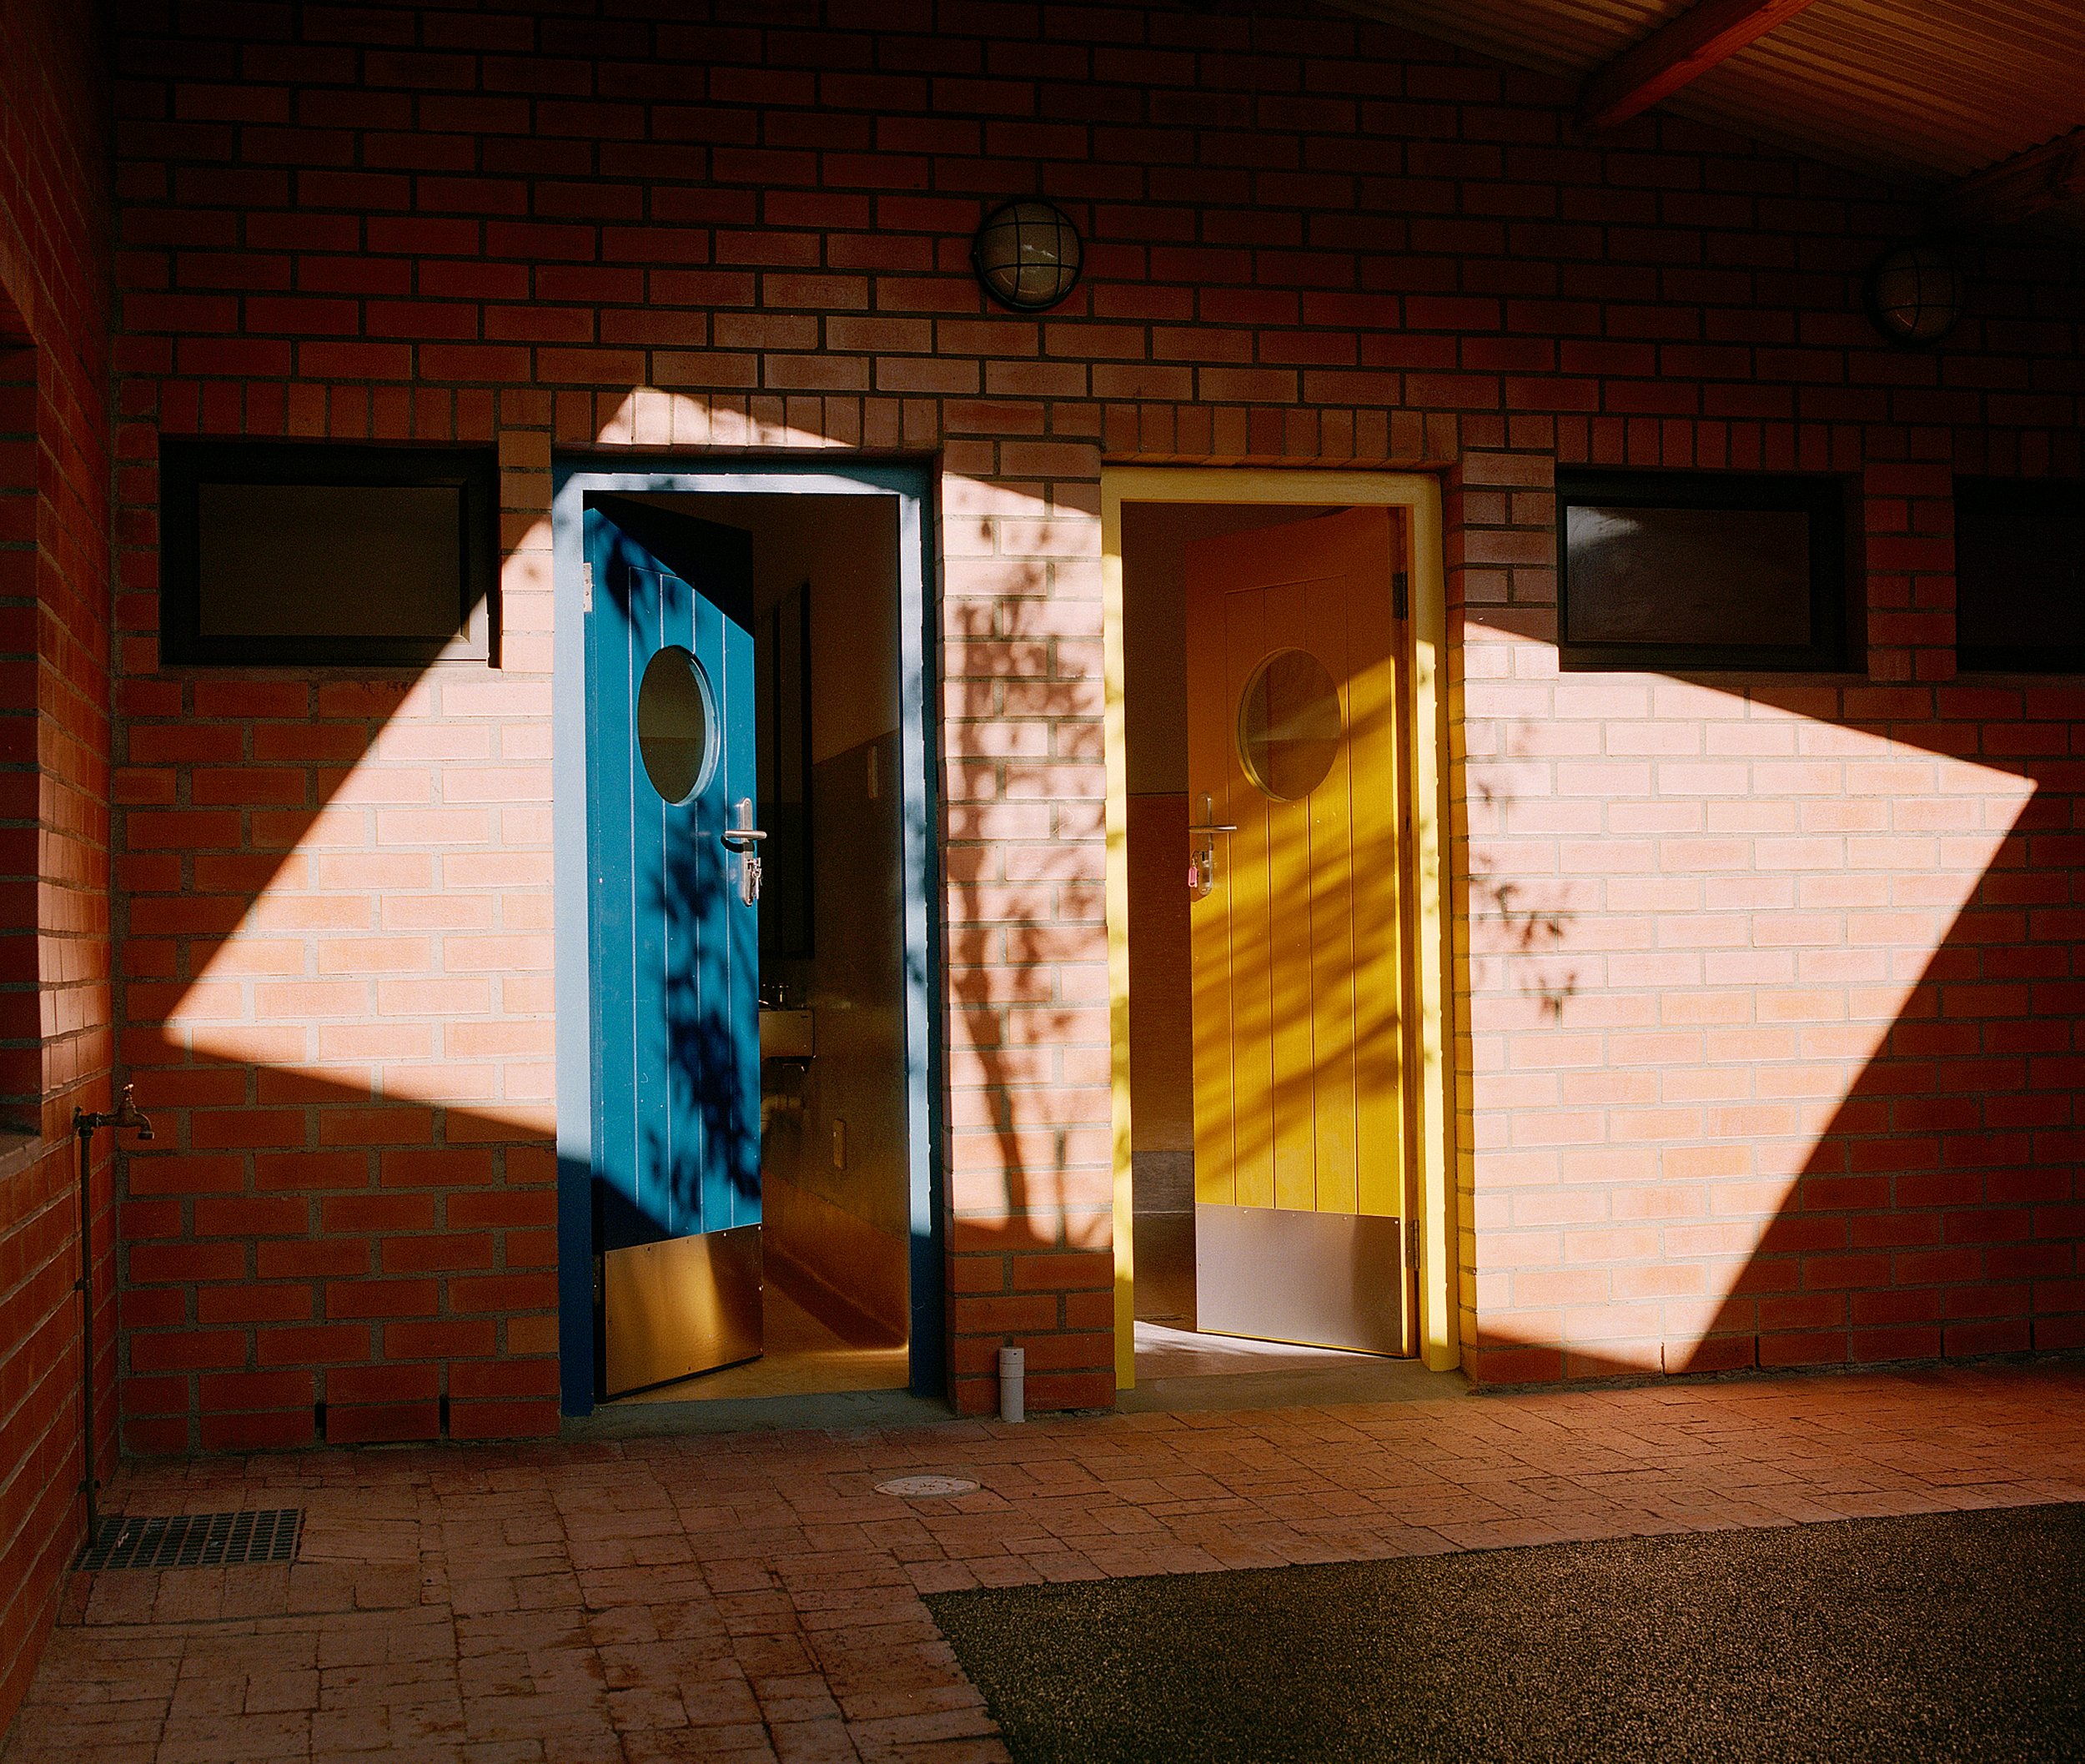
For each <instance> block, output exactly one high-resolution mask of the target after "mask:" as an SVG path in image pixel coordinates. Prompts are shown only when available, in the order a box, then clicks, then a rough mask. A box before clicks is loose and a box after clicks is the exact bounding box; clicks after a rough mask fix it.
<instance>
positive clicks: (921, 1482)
mask: <svg viewBox="0 0 2085 1764" xmlns="http://www.w3.org/2000/svg"><path fill="white" fill-rule="evenodd" d="M876 1491H877V1494H879V1495H903V1496H905V1497H906V1498H907V1500H911V1499H913V1498H915V1497H917V1496H918V1495H974V1494H976V1493H977V1484H976V1483H974V1482H965V1481H964V1480H963V1479H962V1477H960V1476H898V1477H896V1478H894V1479H893V1480H891V1481H889V1482H879V1483H877V1485H876Z"/></svg>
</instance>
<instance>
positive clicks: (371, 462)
mask: <svg viewBox="0 0 2085 1764" xmlns="http://www.w3.org/2000/svg"><path fill="white" fill-rule="evenodd" d="M206 484H237V485H269V484H294V485H354V486H371V487H381V488H386V489H389V488H398V489H427V488H454V489H458V490H461V491H462V492H463V520H462V532H461V535H460V547H461V550H460V555H459V557H458V559H457V607H456V626H455V631H457V632H460V633H461V634H462V641H460V642H459V641H458V639H457V637H456V636H455V635H453V634H452V635H450V636H445V637H441V638H435V637H427V636H359V637H358V636H253V637H241V636H219V635H211V636H205V635H204V634H203V629H202V601H201V580H200V571H201V564H202V556H201V552H202V533H201V519H200V499H199V495H198V493H199V491H200V490H201V489H202V487H203V485H206ZM499 484H500V462H499V456H498V455H497V454H496V453H495V451H494V450H492V449H491V448H490V447H482V448H480V447H450V446H427V447H420V446H409V445H379V444H370V443H364V442H359V441H288V440H229V439H218V438H196V437H188V436H174V435H168V436H164V437H163V438H162V439H161V441H160V445H159V660H160V661H161V662H162V663H163V664H165V665H172V666H203V667H348V668H384V667H425V666H427V665H428V664H429V663H430V662H433V661H438V660H440V659H441V658H442V657H443V656H454V657H455V658H456V659H459V660H464V661H475V662H482V663H486V664H492V663H494V662H495V660H496V656H497V649H498V642H499V611H498V587H499Z"/></svg>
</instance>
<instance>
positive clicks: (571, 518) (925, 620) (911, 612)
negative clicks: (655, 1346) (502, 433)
mask: <svg viewBox="0 0 2085 1764" xmlns="http://www.w3.org/2000/svg"><path fill="white" fill-rule="evenodd" d="M552 484H553V495H552V501H551V519H550V525H551V544H552V567H553V584H554V590H555V605H556V614H555V617H556V630H555V638H554V640H553V641H554V647H553V662H552V666H553V673H552V681H551V728H552V736H551V739H552V756H553V757H552V761H551V771H552V784H553V791H554V795H553V798H552V802H553V808H552V817H553V837H554V842H555V871H554V882H555V890H556V908H555V932H556V964H557V977H556V985H557V998H556V1005H557V1173H558V1174H557V1185H558V1359H559V1363H560V1399H561V1400H560V1406H561V1408H562V1410H563V1411H564V1413H565V1414H566V1415H588V1414H590V1413H591V1412H592V1410H593V1408H594V1405H595V1400H596V1398H597V1393H596V1391H595V1340H594V1328H595V1324H594V1256H595V1247H596V1246H595V1243H594V1212H595V1209H594V1205H593V1196H594V1173H595V1163H596V1159H595V1147H594V1143H593V1135H594V1132H595V1096H594V1084H595V1070H596V1061H595V1049H594V1047H593V1044H592V1038H593V975H592V972H591V961H592V955H591V941H592V939H591V936H590V912H589V907H588V902H589V899H590V895H589V886H588V865H587V857H588V851H589V842H588V826H589V804H588V795H587V792H588V788H589V783H590V766H589V763H588V757H589V751H590V749H589V745H588V743H589V735H590V731H589V721H588V706H587V684H586V644H587V626H586V614H585V580H584V575H583V572H582V570H581V567H580V566H581V564H582V563H583V561H584V560H585V525H586V522H585V515H586V508H587V503H588V499H589V498H590V497H594V496H604V495H641V494H652V495H657V494H675V495H682V494H685V495H688V496H689V497H690V498H691V500H690V502H689V504H688V512H689V513H690V514H691V515H696V517H698V518H700V516H701V512H702V507H701V502H700V500H695V499H698V498H700V497H701V495H703V494H704V493H709V494H713V495H714V494H721V493H730V494H735V495H749V494H750V495H783V496H786V495H825V496H887V497H890V498H891V499H892V500H893V501H894V503H895V504H896V508H897V524H898V581H897V590H898V596H899V617H898V630H899V646H900V647H899V680H898V699H899V705H898V718H899V720H898V742H899V751H900V754H901V756H902V761H903V764H902V771H903V777H902V804H903V811H904V818H903V830H902V852H903V860H904V870H905V875H904V903H905V907H904V911H905V925H904V950H905V1088H906V1153H907V1168H908V1179H909V1189H910V1211H911V1215H912V1241H911V1256H910V1271H911V1286H912V1319H911V1321H912V1344H911V1359H910V1364H911V1388H912V1391H913V1392H914V1394H916V1395H922V1396H939V1395H943V1394H944V1392H945V1390H946V1389H947V1343H946V1340H945V1338H944V1331H943V1324H942V1315H943V1297H942V1288H943V1284H944V1275H943V1268H944V1265H945V1264H944V1261H943V1255H942V1212H943V1209H942V1190H941V1174H940V1172H941V1118H940V1117H941V1110H940V1107H939V1099H940V1097H941V1093H942V1069H941V1068H942V1061H941V1045H942V1035H941V1032H942V1024H941V1012H940V1001H939V994H938V991H937V986H936V977H937V976H938V975H939V973H940V972H941V948H940V927H941V914H940V912H939V911H938V902H939V901H940V899H941V887H940V852H939V847H938V840H937V833H936V830H937V828H938V827H939V826H940V803H939V798H938V793H937V791H936V790H935V788H934V780H935V777H936V776H937V772H936V762H935V757H934V751H935V748H934V737H935V733H936V731H935V726H934V723H933V721H932V717H931V716H930V715H929V706H930V705H931V704H932V703H933V702H934V700H933V698H932V694H931V691H930V688H931V684H932V681H935V680H936V679H937V678H938V672H939V671H938V666H937V652H936V645H935V627H934V620H933V605H932V597H931V596H930V595H929V592H928V587H927V585H928V583H929V582H930V581H931V580H932V555H931V552H930V550H929V546H930V542H931V534H932V526H931V524H930V520H929V513H930V508H931V500H932V491H933V475H932V468H931V467H929V466H927V465H896V464H883V465H867V464H856V465H832V464H829V463H827V462H826V461H824V460H820V461H819V462H818V463H817V464H816V465H811V464H808V463H806V464H805V465H801V466H800V465H794V464H792V463H791V462H787V461H782V460H772V459H767V460H752V459H748V460H728V461H727V460H701V461H699V462H687V461H681V462H675V461H671V460H643V461H623V462H619V463H618V464H617V465H615V466H614V467H613V468H612V469H610V468H608V467H606V466H605V465H604V462H602V461H600V460H598V459H593V458H589V459H583V460H565V461H561V462H560V463H558V464H556V465H555V466H554V468H553V476H552Z"/></svg>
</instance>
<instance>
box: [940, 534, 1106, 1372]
mask: <svg viewBox="0 0 2085 1764" xmlns="http://www.w3.org/2000/svg"><path fill="white" fill-rule="evenodd" d="M981 527H982V535H981V536H982V538H983V539H984V540H986V541H987V543H988V542H989V540H990V538H991V529H990V525H989V524H988V523H981ZM1048 590H1049V584H1048V578H1047V576H1046V575H1045V573H1044V570H1043V569H1042V566H1040V565H1034V564H1026V565H1019V566H1017V567H1016V568H1015V569H1013V570H1012V571H1011V572H1010V577H1009V579H1008V580H1007V581H1005V582H1004V583H1003V584H1002V585H997V587H996V588H995V591H994V593H993V595H992V596H991V597H990V598H981V599H972V598H968V597H964V596H957V595H955V594H951V595H948V596H947V597H946V599H945V601H944V603H943V606H944V611H943V626H942V628H943V632H944V637H945V641H946V642H947V645H948V646H950V647H951V648H952V649H953V650H954V651H957V653H958V654H959V656H960V661H953V662H951V663H950V664H949V665H947V666H945V668H944V675H945V691H946V711H945V715H946V717H947V721H948V722H949V723H950V724H952V725H954V726H957V727H963V726H972V727H984V728H989V727H993V726H997V728H998V729H1000V730H1006V729H1008V728H1022V727H1026V728H1037V727H1039V728H1042V729H1044V730H1047V731H1048V739H1049V741H1050V743H1051V748H1050V751H1048V752H1047V753H1037V754H1030V753H1026V752H1012V753H1007V754H1004V755H999V754H991V753H985V752H982V751H971V752H968V753H958V754H954V755H950V756H945V758H944V765H943V771H944V776H946V777H947V780H948V781H949V785H948V789H947V804H946V806H945V807H944V809H943V812H942V819H943V822H944V827H943V834H944V838H945V843H944V847H943V864H944V867H945V872H946V874H945V877H944V882H945V887H946V889H947V897H948V900H947V912H948V924H947V939H946V945H945V950H946V967H947V988H948V997H949V998H950V1000H951V1003H952V1008H953V1012H952V1014H953V1018H954V1020H953V1022H952V1024H951V1037H950V1039H951V1043H952V1046H953V1048H955V1050H956V1055H957V1058H958V1059H959V1060H962V1061H966V1062H967V1063H970V1064H971V1065H972V1073H971V1074H969V1075H966V1076H965V1077H964V1078H961V1079H959V1080H958V1081H957V1083H955V1084H954V1085H953V1086H952V1087H951V1090H950V1095H951V1096H952V1098H953V1099H954V1112H953V1115H952V1120H951V1123H950V1133H949V1136H948V1138H949V1157H948V1164H949V1168H950V1182H951V1186H952V1203H953V1204H952V1208H951V1214H952V1219H951V1240H950V1244H949V1250H950V1268H951V1270H952V1280H953V1293H952V1299H953V1306H954V1314H953V1317H952V1328H951V1331H950V1338H951V1344H952V1348H951V1351H952V1354H953V1356H954V1364H953V1366H952V1373H953V1385H954V1389H953V1393H952V1394H954V1395H955V1396H956V1397H957V1404H958V1406H959V1407H961V1408H963V1409H966V1410H974V1409H978V1408H983V1407H989V1406H990V1405H991V1404H992V1401H993V1400H995V1399H994V1396H993V1390H994V1388H995V1387H994V1386H993V1385H992V1382H991V1381H992V1380H994V1379H996V1376H997V1349H998V1346H999V1343H1000V1341H1001V1340H1002V1339H1004V1338H1005V1337H1006V1336H1007V1335H1009V1334H1022V1335H1029V1336H1031V1337H1035V1336H1041V1337H1042V1338H1044V1339H1040V1340H1037V1339H1030V1341H1029V1343H1028V1346H1027V1355H1028V1359H1027V1382H1028V1388H1029V1392H1030V1400H1031V1401H1032V1402H1033V1403H1034V1404H1036V1405H1037V1406H1038V1407H1041V1406H1046V1405H1048V1406H1058V1405H1062V1404H1064V1403H1072V1404H1076V1405H1096V1404H1098V1405H1104V1404H1106V1403H1108V1402H1110V1401H1112V1400H1113V1388H1114V1336H1113V1303H1114V1300H1113V1256H1112V1253H1111V1250H1110V1248H1109V1244H1110V1231H1111V1224H1110V1222H1111V1221H1112V1217H1113V1180H1114V1179H1113V1130H1112V1128H1111V1127H1109V1126H1108V1125H1106V1124H1104V1123H1105V1122H1106V1120H1107V1117H1108V1108H1109V1105H1108V1100H1107V1083H1108V1080H1107V1078H1106V1075H1105V1073H1104V1072H1103V1073H1101V1074H1100V1075H1098V1076H1097V1077H1094V1078H1091V1079H1090V1080H1085V1079H1082V1078H1081V1077H1080V1076H1079V1075H1078V1074H1076V1073H1067V1074H1065V1075H1063V1076H1060V1075H1059V1073H1058V1061H1059V1060H1060V1059H1061V1058H1062V1059H1070V1058H1076V1057H1077V1056H1078V1054H1079V1053H1082V1052H1092V1051H1094V1049H1095V1044H1096V1031H1095V1028H1094V1020H1095V1018H1096V1016H1097V1015H1098V1016H1100V1017H1101V1018H1103V1019H1104V1018H1105V1013H1106V1012H1107V1009H1108V1000H1107V995H1106V992H1105V989H1104V987H1103V989H1102V990H1100V991H1099V992H1098V993H1096V994H1095V996H1093V998H1085V997H1083V996H1081V995H1079V994H1078V993H1077V992H1075V991H1074V990H1073V988H1074V987H1075V985H1076V983H1077V981H1078V978H1079V977H1080V976H1081V975H1082V974H1083V973H1090V972H1093V969H1092V967H1091V966H1090V956H1089V952H1090V951H1091V949H1092V948H1093V942H1094V940H1095V939H1096V938H1097V937H1099V936H1100V935H1101V934H1102V933H1103V929H1104V923H1105V921H1104V917H1103V902H1104V899H1105V893H1104V883H1103V879H1102V878H1101V877H1100V876H1098V874H1093V873H1088V872H1090V871H1091V869H1092V867H1093V860H1094V857H1095V854H1096V853H1097V852H1098V851H1099V850H1100V849H1101V848H1100V847H1099V846H1098V844H1097V843H1094V841H1097V840H1098V837H1100V836H1101V835H1102V834H1103V832H1104V817H1105V798H1104V797H1103V796H1101V795H1098V794H1096V795H1095V796H1093V797H1092V798H1091V800H1090V808H1088V805H1087V803H1086V802H1084V801H1083V800H1079V801H1078V802H1077V804H1076V806H1073V805H1072V804H1068V802H1066V801H1065V800H1064V799H1063V797H1062V796H1061V795H1060V793H1059V791H1058V787H1057V785H1056V784H1055V783H1054V782H1053V781H1051V776H1050V774H1051V771H1052V768H1053V766H1066V767H1080V768H1083V770H1084V771H1086V772H1088V773H1089V774H1091V775H1092V776H1095V777H1098V773H1099V762H1100V760H1101V752H1100V749H1099V735H1100V727H1099V721H1098V718H1099V710H1100V701H1101V681H1100V678H1099V675H1098V658H1093V659H1091V660H1088V659H1086V658H1083V657H1081V656H1078V653H1077V651H1076V650H1075V649H1074V648H1073V646H1071V645H1070V644H1069V643H1068V642H1063V641H1060V639H1059V635H1058V633H1057V632H1056V631H1054V630H1053V621H1051V619H1050V618H1049V616H1048V611H1049V608H1050V606H1051V605H1052V603H1051V601H1050V600H1049V598H1048ZM1088 647H1090V646H1088ZM1045 660H1047V663H1048V666H1047V671H1044V672H1041V673H1038V671H1037V667H1036V665H1035V664H1036V663H1037V661H1045ZM1067 731H1077V734H1076V736H1075V739H1076V740H1077V741H1078V742H1079V743H1080V745H1079V746H1078V747H1077V748H1076V749H1073V750H1072V751H1066V749H1065V748H1064V747H1063V745H1062V744H1063V740H1064V736H1065V735H1066V733H1067ZM1088 817H1090V818H1088ZM1068 822H1075V823H1076V824H1073V825H1068V824H1067V823H1068ZM1082 836H1083V837H1082ZM1027 872H1032V873H1027ZM1098 1043H1099V1047H1098V1053H1099V1055H1100V1057H1101V1058H1103V1059H1104V1058H1105V1057H1106V1033H1105V1029H1104V1028H1103V1030H1102V1031H1101V1032H1100V1033H1099V1035H1098ZM1097 1093H1098V1098H1099V1100H1098V1103H1096V1102H1095V1101H1094V1100H1093V1098H1095V1096H1096V1094H1097ZM1096 1109H1098V1112H1099V1116H1100V1119H1101V1121H1102V1122H1103V1124H1101V1125H1098V1126H1096V1125H1093V1124H1092V1119H1093V1115H1094V1113H1095V1110H1096ZM987 1145H988V1146H989V1148H990V1153H989V1155H984V1154H983V1153H982V1148H983V1147H984V1146H987ZM1082 1224H1083V1225H1084V1226H1085V1227H1086V1229H1087V1230H1088V1232H1089V1233H1090V1235H1088V1236H1087V1237H1086V1239H1085V1240H1084V1241H1081V1240H1080V1231H1081V1226H1082ZM1008 1255H1015V1256H1019V1257H1022V1258H1024V1259H1027V1258H1037V1257H1040V1258H1046V1259H1047V1258H1058V1259H1061V1264H1062V1265H1061V1267H1060V1269H1059V1271H1058V1274H1056V1275H1055V1277H1053V1278H1051V1279H1033V1278H1032V1275H1033V1272H1034V1268H1035V1264H1034V1263H1033V1262H1032V1260H1031V1261H1028V1262H1027V1264H1026V1266H1025V1267H1024V1266H1023V1265H1022V1264H1020V1263H1009V1262H1007V1261H1004V1260H1001V1259H999V1258H1002V1257H1006V1256H1008ZM966 1387H967V1388H966Z"/></svg>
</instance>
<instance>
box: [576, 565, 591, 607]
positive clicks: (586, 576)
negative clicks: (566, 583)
mask: <svg viewBox="0 0 2085 1764" xmlns="http://www.w3.org/2000/svg"><path fill="white" fill-rule="evenodd" d="M579 610H580V611H581V612H591V611H593V610H594V566H593V565H591V564H581V565H580V566H579Z"/></svg>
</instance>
